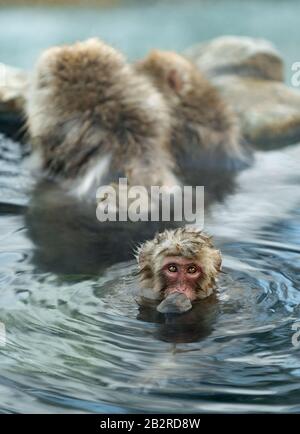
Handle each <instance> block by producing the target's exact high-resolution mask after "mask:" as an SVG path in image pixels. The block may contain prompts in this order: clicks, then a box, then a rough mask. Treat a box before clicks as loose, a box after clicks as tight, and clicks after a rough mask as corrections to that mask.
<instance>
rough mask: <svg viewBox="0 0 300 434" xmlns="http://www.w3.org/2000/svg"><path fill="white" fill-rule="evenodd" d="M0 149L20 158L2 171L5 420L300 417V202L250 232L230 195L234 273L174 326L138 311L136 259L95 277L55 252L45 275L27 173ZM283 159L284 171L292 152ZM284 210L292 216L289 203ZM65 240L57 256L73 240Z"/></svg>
mask: <svg viewBox="0 0 300 434" xmlns="http://www.w3.org/2000/svg"><path fill="white" fill-rule="evenodd" d="M0 144H1V146H2V149H3V146H4V147H6V148H7V149H9V159H6V162H5V164H4V162H3V161H2V162H1V164H0V190H1V192H2V194H1V206H2V208H1V207H0V221H1V226H0V238H1V244H0V290H1V298H0V321H2V322H3V323H5V326H6V333H7V344H6V346H5V347H2V348H0V353H1V359H0V370H1V376H0V396H1V400H0V412H14V411H17V412H30V411H33V412H37V411H43V412H52V411H56V412H64V411H68V412H75V411H81V412H127V411H129V410H135V411H149V412H154V411H158V412H161V411H162V412H182V411H187V412H191V411H223V412H232V411H234V412H239V411H255V412H277V411H288V412H299V410H300V408H299V394H300V390H299V389H300V386H299V384H300V383H299V375H300V362H299V354H298V353H299V350H297V349H296V348H294V347H293V346H292V342H291V339H292V334H293V331H292V329H291V327H292V324H293V323H294V322H295V321H296V320H297V318H298V317H299V305H300V291H299V287H300V281H299V264H300V262H299V258H300V245H299V239H300V238H299V233H300V219H299V217H300V197H299V201H298V204H297V203H296V201H295V202H293V204H292V206H291V207H287V206H286V208H285V211H284V212H285V215H284V218H283V214H282V213H281V214H280V215H279V216H278V217H276V216H275V217H274V215H273V213H271V215H270V216H269V217H270V218H269V219H268V215H264V219H263V221H262V220H261V215H262V214H261V210H260V209H259V212H258V219H257V221H256V224H255V222H254V219H255V216H256V214H255V212H254V214H253V215H252V216H251V225H248V224H247V221H248V215H247V210H246V209H243V207H242V204H241V203H240V204H239V202H238V201H239V193H237V194H236V195H234V197H231V198H228V200H227V202H226V205H225V207H224V210H223V211H222V213H221V214H220V215H221V216H222V220H218V219H215V220H214V219H213V218H214V217H213V216H212V220H211V221H209V223H210V228H211V231H212V232H213V233H215V234H216V242H217V243H218V245H219V246H220V247H221V249H222V251H223V256H224V265H225V267H224V271H225V272H226V274H224V275H222V276H221V279H220V285H219V293H218V295H217V297H216V298H215V299H214V298H212V299H209V300H206V301H204V302H202V303H200V304H199V305H198V306H197V307H195V308H194V309H193V310H192V311H191V312H188V313H187V314H184V315H182V316H180V317H177V318H174V317H170V316H169V317H168V316H166V317H165V316H163V315H161V314H158V313H156V312H155V311H153V310H151V309H149V308H140V307H138V305H137V304H136V303H135V300H134V294H135V291H136V288H137V282H136V278H135V275H134V271H135V264H134V262H128V261H127V262H121V263H119V264H115V265H113V266H112V267H108V268H106V269H104V270H103V269H102V270H101V272H98V273H94V274H91V275H88V276H85V277H83V275H82V273H81V271H80V272H78V274H76V273H74V274H72V275H71V274H68V273H66V274H56V273H54V272H51V267H53V260H52V258H50V257H49V258H48V257H47V253H48V252H47V249H46V251H43V252H42V253H43V255H44V258H43V259H44V262H43V264H44V267H43V268H41V267H40V266H39V262H38V261H37V260H36V258H38V257H39V255H41V252H40V250H39V248H40V247H39V246H38V245H37V242H36V238H34V239H33V238H31V233H30V232H29V231H28V230H27V226H26V218H25V214H26V205H27V204H28V201H29V197H30V196H29V194H28V192H27V190H26V188H24V185H30V182H31V181H30V179H29V180H28V182H23V178H22V177H24V179H25V178H26V176H28V174H27V175H26V173H23V172H22V171H20V170H19V169H18V168H19V163H20V160H19V158H17V156H18V152H19V151H18V148H17V145H15V144H13V143H12V142H10V141H6V140H4V139H3V138H0ZM295 150H297V152H298V154H299V153H300V148H299V147H298V148H297V147H296V148H295V149H294V150H292V151H290V150H289V151H282V153H283V156H282V158H285V159H288V158H289V155H290V153H293V152H294V153H295V152H296V151H295ZM14 152H16V155H15V154H14ZM274 154H275V155H273V153H270V154H269V156H270V157H269V158H270V159H271V160H272V159H273V160H274V162H273V163H274V164H275V165H276V161H277V158H281V154H280V153H278V152H277V153H274ZM276 155H277V157H276ZM292 157H293V155H292ZM292 157H291V158H292ZM8 160H9V161H8ZM273 163H272V164H273ZM293 167H294V166H293ZM293 167H292V169H293ZM3 168H5V172H4V171H3V170H4V169H3ZM251 170H252V171H250V172H249V173H250V175H251V176H250V175H249V176H250V177H251V179H253V171H255V168H254V169H251ZM260 170H261V169H260V168H259V171H260ZM297 170H298V168H297ZM7 172H11V175H12V176H7ZM295 175H296V165H295V168H294V170H291V166H289V174H286V175H285V176H284V177H281V179H284V180H283V181H282V182H285V183H286V185H287V186H288V185H289V183H290V182H291V184H292V187H291V188H294V187H295V184H294V183H295V182H296V181H295V179H296V177H295ZM19 177H21V178H22V179H19ZM242 178H243V179H244V180H243V179H242V180H241V183H240V185H241V192H242V193H241V194H242V195H243V196H242V199H241V201H242V202H244V201H246V199H247V197H245V196H246V195H247V194H248V196H249V198H250V197H252V195H253V192H254V191H256V195H257V196H258V199H259V194H260V188H259V185H258V186H257V187H255V185H252V187H251V191H245V190H243V185H244V183H247V174H246V173H244V174H243V175H242ZM297 182H298V188H299V180H298V181H297ZM258 184H259V183H258ZM1 186H3V189H1ZM255 189H256V190H255ZM10 192H11V194H10ZM275 199H276V198H275ZM275 199H274V198H273V197H272V199H270V200H272V202H273V203H272V205H273V206H274V200H275ZM263 200H268V197H267V196H264V199H263ZM258 202H259V200H258ZM234 204H236V205H234ZM14 205H16V208H13V206H14ZM19 205H20V206H21V208H20V207H19ZM280 205H281V206H283V205H284V206H285V205H287V204H286V203H283V201H282V198H280ZM234 206H237V207H238V209H239V210H240V211H241V213H240V217H239V219H236V216H235V217H234V215H233V213H232V208H231V207H234ZM220 207H221V205H217V206H216V212H219V211H220V209H221V208H220ZM233 209H236V208H233ZM242 210H243V211H242ZM281 210H282V209H281ZM45 212H46V211H45ZM243 212H244V213H245V214H246V218H245V219H244V220H243V216H244V214H243ZM226 213H227V214H226ZM237 221H238V222H239V223H237ZM208 226H209V225H208ZM232 229H234V231H233V230H232ZM64 230H65V232H64V234H63V237H62V238H60V237H59V236H58V237H57V240H56V244H54V249H56V248H57V249H58V248H59V242H63V241H66V240H67V238H66V237H67V235H68V232H67V231H68V230H67V228H66V229H64ZM243 231H244V234H243V236H241V233H243ZM58 235H59V234H58ZM91 235H92V237H91V238H93V236H94V234H93V232H91ZM61 240H62V241H61ZM73 248H74V246H73ZM105 248H106V246H103V249H105ZM57 251H60V250H59V249H58V250H57ZM70 253H71V252H70ZM95 255H97V254H96V253H95ZM71 257H72V258H73V256H71ZM50 259H51V260H50ZM92 259H93V258H89V260H92ZM47 260H48V262H47ZM94 260H95V261H97V257H96V258H94ZM56 261H62V258H61V257H59V255H58V257H57V258H56ZM47 265H48V269H47ZM68 265H69V264H68ZM297 351H298V353H297ZM20 403H22V405H21V404H20Z"/></svg>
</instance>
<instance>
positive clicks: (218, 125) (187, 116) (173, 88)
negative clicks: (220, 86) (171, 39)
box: [136, 50, 245, 173]
mask: <svg viewBox="0 0 300 434" xmlns="http://www.w3.org/2000/svg"><path fill="white" fill-rule="evenodd" d="M136 70H137V71H139V72H140V73H142V74H145V75H147V76H148V77H149V78H150V79H151V80H152V82H153V84H154V85H155V86H156V88H157V89H158V90H159V91H160V92H161V93H162V94H163V95H164V97H165V99H166V101H167V103H168V105H169V108H170V113H171V125H172V139H171V141H172V153H173V155H174V156H175V157H176V161H177V165H178V166H179V167H180V168H181V172H183V173H184V172H185V171H186V170H188V168H189V167H192V166H193V165H195V166H196V167H198V168H199V170H200V168H201V165H200V162H202V165H203V167H206V166H207V165H210V166H211V165H212V166H216V165H217V166H218V165H222V164H224V161H225V162H226V164H227V163H228V162H229V160H230V161H233V160H239V161H242V160H244V158H245V156H244V155H243V151H242V149H241V146H240V142H241V136H240V131H239V127H238V123H237V120H236V117H235V115H234V114H233V112H232V111H231V110H230V108H229V107H228V106H227V105H226V103H225V102H224V100H223V99H222V97H221V95H220V93H219V92H218V91H217V89H216V88H214V87H213V86H212V85H211V84H210V82H209V81H208V80H207V79H206V78H204V76H203V75H202V74H201V72H200V71H199V69H198V68H197V67H196V66H195V65H194V64H193V63H191V62H190V61H189V60H187V59H186V58H184V57H183V56H181V55H179V54H176V53H173V52H163V51H159V50H154V51H152V52H151V53H150V54H149V55H148V56H147V57H146V58H145V59H144V60H141V61H139V62H137V64H136Z"/></svg>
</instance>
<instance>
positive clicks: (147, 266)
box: [137, 227, 222, 313]
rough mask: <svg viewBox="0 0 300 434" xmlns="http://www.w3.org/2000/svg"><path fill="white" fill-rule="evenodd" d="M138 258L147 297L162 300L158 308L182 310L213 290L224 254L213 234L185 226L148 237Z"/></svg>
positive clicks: (138, 252) (185, 309)
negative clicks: (216, 245) (217, 248)
mask: <svg viewBox="0 0 300 434" xmlns="http://www.w3.org/2000/svg"><path fill="white" fill-rule="evenodd" d="M137 261H138V267H139V278H140V284H141V287H142V288H144V289H145V292H144V294H145V297H146V298H147V296H149V294H150V298H152V299H158V300H160V301H161V300H162V301H161V303H160V304H159V306H158V308H157V309H158V311H159V312H163V313H172V312H173V313H175V312H176V313H181V312H185V311H187V310H189V309H190V308H191V307H192V302H195V301H197V300H201V299H204V298H206V297H208V296H210V295H211V294H212V293H213V292H214V289H215V286H216V278H217V275H218V273H219V272H220V271H221V264H222V257H221V253H220V251H219V250H216V249H215V248H214V246H213V244H212V240H211V237H209V236H208V235H206V234H205V233H203V232H201V231H199V230H197V229H195V228H188V227H185V228H179V229H175V230H166V231H164V232H162V233H160V234H157V235H156V236H155V238H154V239H153V240H151V241H146V242H145V243H144V244H142V246H141V247H140V248H139V249H138V251H137ZM147 291H148V292H147ZM142 295H143V292H142Z"/></svg>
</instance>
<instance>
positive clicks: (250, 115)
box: [214, 76, 300, 149]
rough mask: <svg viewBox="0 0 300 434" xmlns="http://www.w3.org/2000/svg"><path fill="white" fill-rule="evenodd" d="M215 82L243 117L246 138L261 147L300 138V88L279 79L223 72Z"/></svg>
mask: <svg viewBox="0 0 300 434" xmlns="http://www.w3.org/2000/svg"><path fill="white" fill-rule="evenodd" d="M214 84H215V85H216V86H217V87H218V88H219V90H220V91H221V92H222V94H223V96H224V97H225V99H226V100H227V102H228V103H229V104H230V105H231V106H232V108H233V109H234V111H235V112H236V113H237V115H238V116H239V119H240V121H241V127H242V132H243V135H244V137H245V139H246V140H247V141H248V142H249V143H250V144H253V145H255V146H256V147H258V148H260V149H274V148H276V147H280V146H285V145H289V144H293V143H296V142H299V141H300V91H299V90H296V89H291V88H289V87H287V86H286V85H285V84H284V83H281V82H278V81H270V80H262V79H258V78H250V77H238V76H221V77H216V78H215V79H214Z"/></svg>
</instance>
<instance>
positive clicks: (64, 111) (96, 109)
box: [26, 39, 177, 187]
mask: <svg viewBox="0 0 300 434" xmlns="http://www.w3.org/2000/svg"><path fill="white" fill-rule="evenodd" d="M26 114H27V119H28V122H27V123H28V130H29V134H30V137H31V140H32V143H33V147H34V150H35V151H37V152H38V154H39V156H40V159H41V162H42V169H43V170H44V171H46V173H47V175H48V176H50V177H52V178H59V179H61V180H65V181H67V185H69V184H68V182H70V181H71V180H74V179H76V178H77V179H78V177H80V175H84V174H86V173H88V171H89V170H90V169H91V166H92V165H93V164H94V163H95V161H97V158H101V157H102V156H104V155H107V154H111V155H112V159H111V161H110V167H109V171H108V174H107V179H106V182H113V181H117V179H118V178H119V177H121V176H124V177H127V178H128V180H129V183H130V184H135V185H140V184H142V185H144V186H146V187H147V186H150V185H173V184H176V183H177V182H176V179H175V177H174V176H173V174H172V169H173V160H172V157H171V155H170V153H169V149H168V148H169V143H170V123H169V113H168V107H167V105H166V103H165V101H164V99H163V98H162V96H161V95H160V93H159V92H158V91H157V90H156V89H155V87H154V86H153V85H152V84H151V83H150V81H149V80H147V79H146V78H145V77H142V76H141V75H139V74H137V73H135V71H134V68H133V67H132V66H130V65H128V64H127V63H126V61H125V59H124V57H123V55H122V54H120V53H119V52H118V51H117V50H115V49H113V48H112V47H110V46H108V45H106V44H104V43H103V42H101V41H99V40H97V39H90V40H88V41H85V42H79V43H77V44H74V45H71V46H62V47H53V48H50V49H48V50H46V51H45V52H44V53H43V54H42V56H41V58H40V59H39V61H38V64H37V66H36V69H35V72H34V74H33V77H32V82H31V88H30V92H29V95H28V103H27V109H26Z"/></svg>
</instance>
